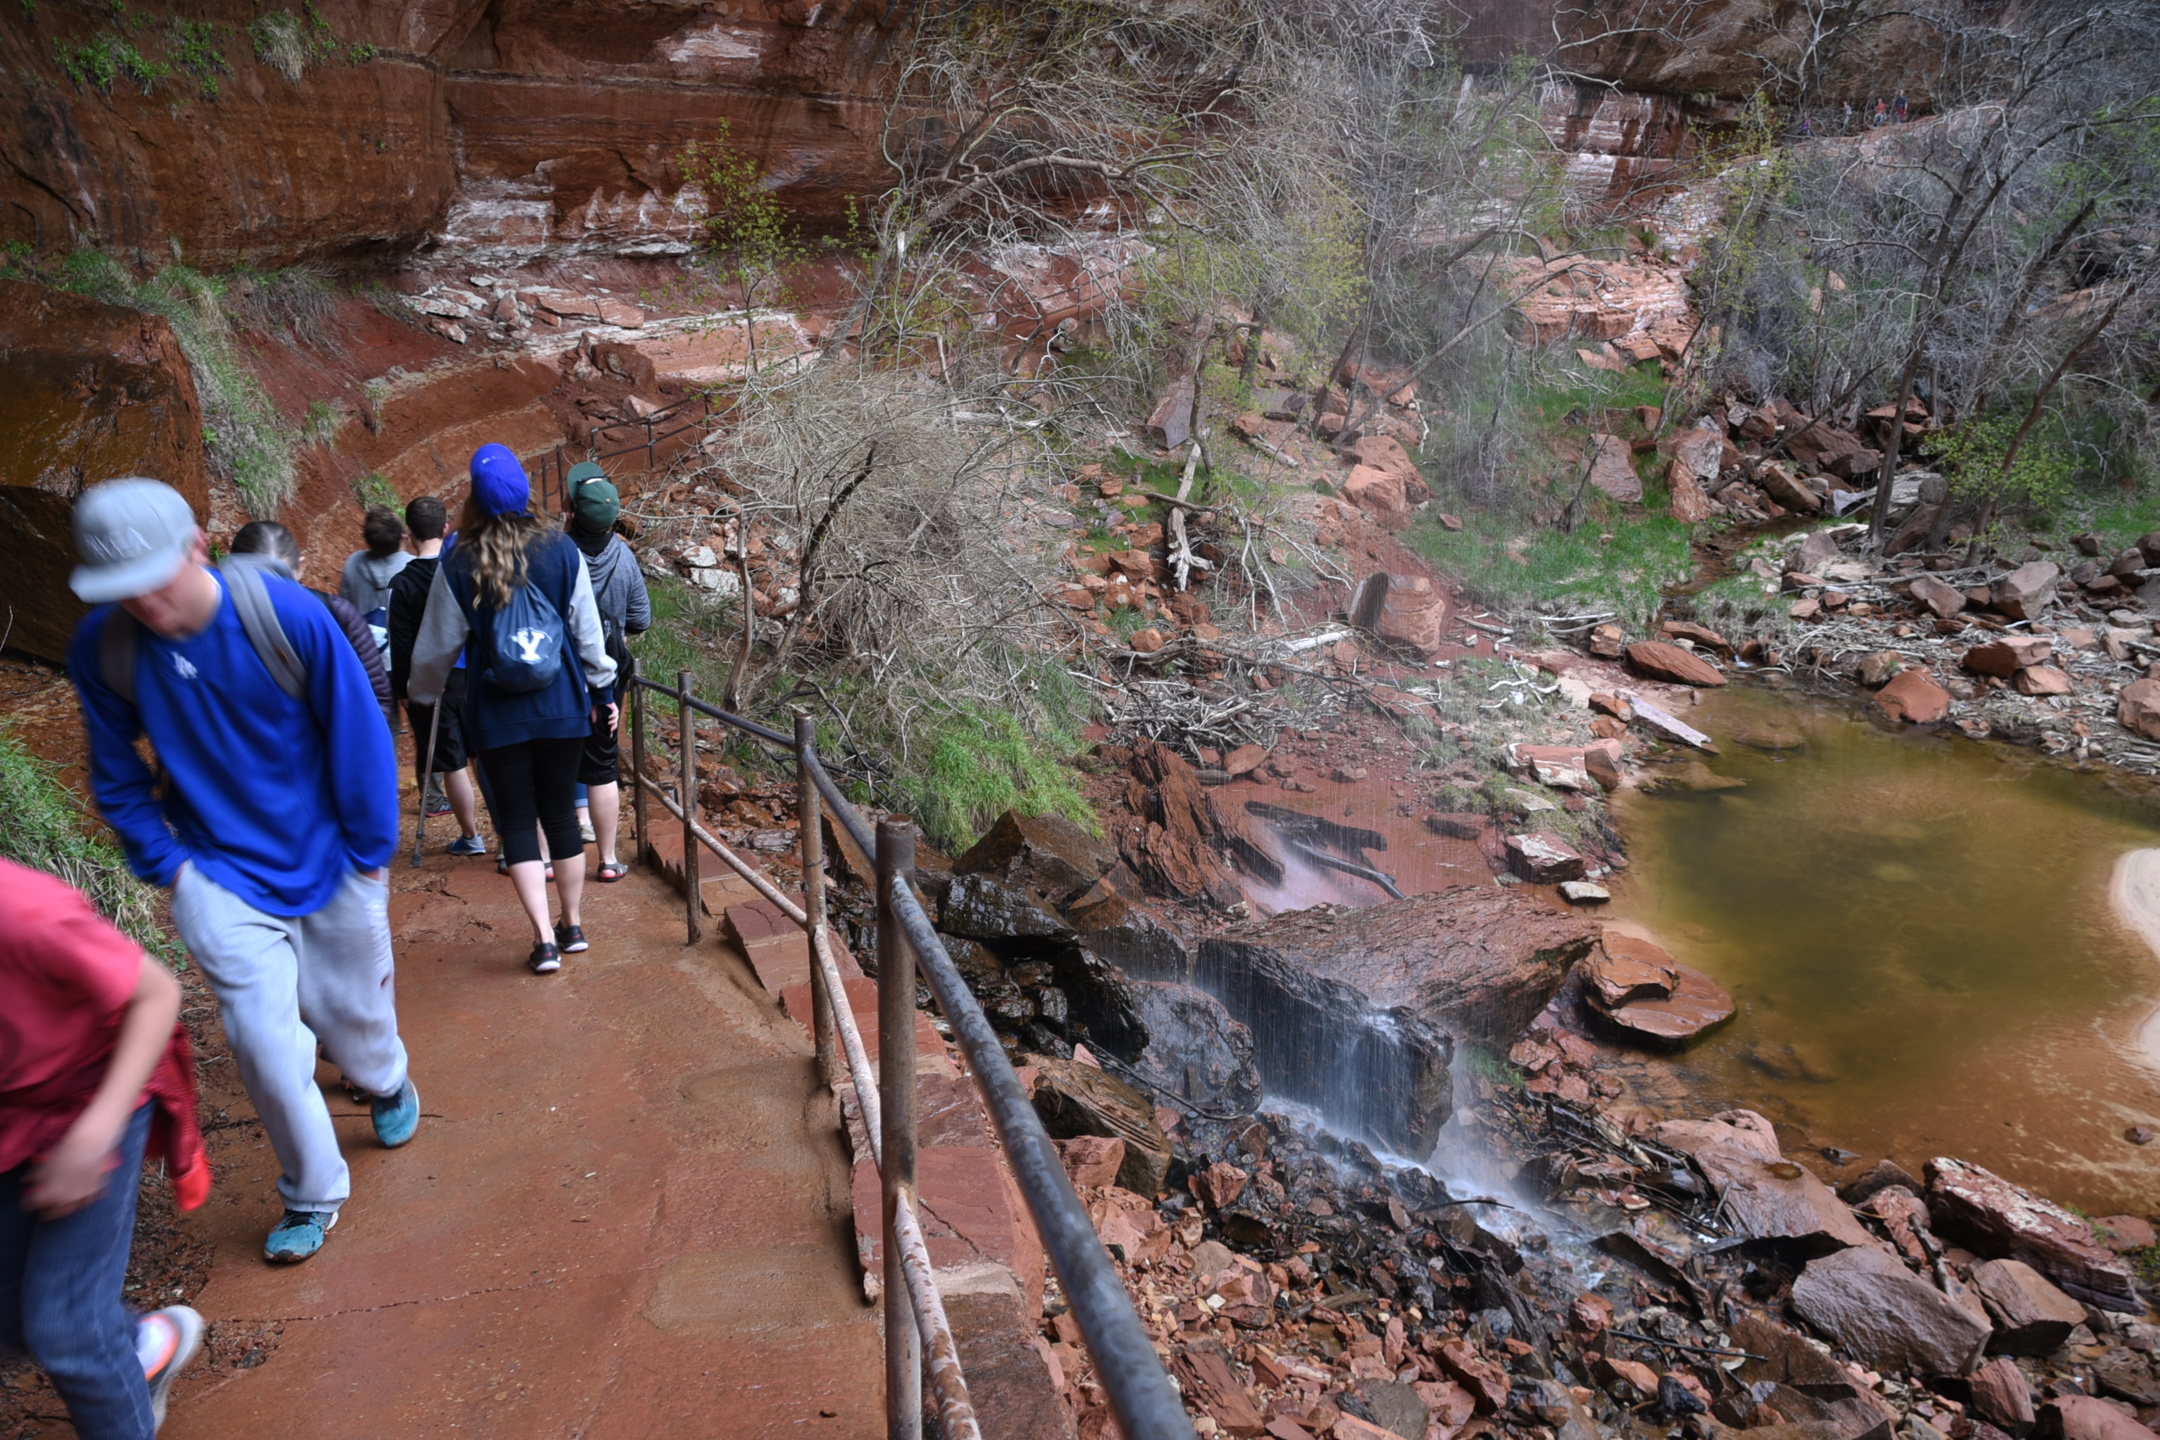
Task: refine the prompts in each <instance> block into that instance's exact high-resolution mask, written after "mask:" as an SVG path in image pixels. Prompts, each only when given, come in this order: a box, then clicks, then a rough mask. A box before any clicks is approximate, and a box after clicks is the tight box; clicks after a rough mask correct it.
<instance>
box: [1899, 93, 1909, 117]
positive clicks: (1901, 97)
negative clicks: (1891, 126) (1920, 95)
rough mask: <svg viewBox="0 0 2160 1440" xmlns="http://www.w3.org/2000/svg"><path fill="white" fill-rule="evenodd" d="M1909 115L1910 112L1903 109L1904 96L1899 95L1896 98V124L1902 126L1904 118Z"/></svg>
mask: <svg viewBox="0 0 2160 1440" xmlns="http://www.w3.org/2000/svg"><path fill="white" fill-rule="evenodd" d="M1909 113H1910V112H1909V111H1908V110H1907V109H1906V107H1905V96H1904V95H1903V93H1900V94H1899V95H1898V97H1897V123H1898V124H1900V125H1903V124H1904V123H1905V117H1906V115H1907V114H1909Z"/></svg>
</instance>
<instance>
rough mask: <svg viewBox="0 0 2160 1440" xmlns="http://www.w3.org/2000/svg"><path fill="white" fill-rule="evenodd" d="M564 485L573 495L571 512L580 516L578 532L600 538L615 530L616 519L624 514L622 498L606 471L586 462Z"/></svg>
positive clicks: (575, 466)
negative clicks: (601, 535) (612, 529)
mask: <svg viewBox="0 0 2160 1440" xmlns="http://www.w3.org/2000/svg"><path fill="white" fill-rule="evenodd" d="M563 484H564V487H565V488H566V489H568V490H569V492H570V509H571V511H572V513H573V514H575V515H576V516H577V527H578V529H580V530H583V531H584V532H586V533H587V534H588V535H599V534H604V533H606V532H607V531H608V530H609V529H610V528H612V527H613V526H614V524H615V517H616V516H617V515H620V514H621V513H622V496H621V495H619V494H617V493H616V490H615V487H614V486H613V485H611V484H609V483H608V479H607V472H606V471H604V470H602V469H601V468H600V467H599V466H598V465H595V464H593V463H592V462H591V461H590V460H587V461H585V462H584V463H583V464H580V465H573V466H571V467H570V473H569V475H568V476H566V477H564V481H563Z"/></svg>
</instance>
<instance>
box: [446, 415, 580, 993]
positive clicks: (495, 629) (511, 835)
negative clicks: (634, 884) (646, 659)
mask: <svg viewBox="0 0 2160 1440" xmlns="http://www.w3.org/2000/svg"><path fill="white" fill-rule="evenodd" d="M531 504H532V489H531V487H530V486H529V485H528V484H527V482H526V479H525V471H524V468H523V467H522V466H520V465H519V464H518V461H517V457H516V456H515V455H513V454H511V453H510V452H509V450H507V449H505V448H504V447H503V446H501V445H483V446H481V447H480V449H479V451H478V452H476V453H475V454H474V455H473V458H472V493H471V495H470V496H469V497H467V499H466V501H465V509H464V513H463V515H462V516H461V517H460V518H459V521H458V528H457V534H456V535H455V537H453V540H452V543H451V544H450V545H449V546H448V547H447V548H446V549H445V550H444V551H443V554H442V563H441V564H440V565H438V566H437V567H436V570H435V580H434V583H433V586H432V587H431V588H430V589H429V591H428V601H427V610H426V612H425V613H424V614H423V615H422V616H421V620H420V633H419V635H418V636H417V637H415V639H414V641H413V658H412V674H411V677H410V678H409V679H408V680H407V681H406V693H407V694H408V695H410V696H411V697H412V699H413V701H414V702H415V703H416V704H421V705H428V704H433V703H434V701H435V699H436V697H437V696H438V695H440V694H441V691H442V687H443V684H444V682H445V680H446V679H447V677H448V676H449V673H450V667H451V666H452V664H453V663H455V661H456V659H457V656H458V653H459V651H460V650H464V651H466V652H467V653H466V660H465V666H466V674H467V676H468V677H477V678H468V682H467V688H466V693H465V733H466V741H467V744H468V745H470V746H471V747H472V748H473V749H475V750H477V751H478V752H479V754H480V763H481V766H482V768H483V769H485V770H486V772H487V776H488V779H489V781H490V782H491V788H492V789H493V790H494V792H495V800H494V815H495V829H496V832H497V834H498V835H499V836H500V837H501V840H502V848H503V855H504V857H505V858H507V859H508V860H509V862H510V881H511V883H512V884H513V885H515V886H516V887H517V892H518V899H519V901H520V902H522V903H523V904H524V906H525V913H526V915H527V916H528V917H530V918H531V920H532V925H533V937H534V939H533V949H532V956H531V958H530V959H529V960H527V962H526V964H527V965H528V966H529V967H530V968H531V969H532V971H533V973H535V974H538V975H547V974H552V973H553V972H555V971H556V970H559V969H561V968H562V956H563V955H564V954H565V953H568V954H573V955H574V954H576V953H577V952H579V951H581V950H583V949H585V948H586V945H585V931H584V929H583V928H582V925H581V923H580V917H579V915H578V903H579V901H580V900H581V899H582V898H583V895H584V890H585V847H584V841H583V838H582V837H581V836H580V835H579V834H578V819H577V806H576V801H575V791H576V788H577V777H578V762H579V760H580V758H581V757H582V756H583V754H584V751H585V737H586V736H587V735H588V734H589V733H590V732H591V731H592V730H593V729H594V728H595V727H597V726H606V727H608V728H609V729H610V730H612V729H613V728H614V726H615V723H616V709H615V707H614V706H613V705H612V704H610V703H608V701H607V698H606V697H607V695H608V690H609V687H610V686H612V685H613V684H614V683H615V662H614V660H613V659H612V658H610V656H609V655H608V652H607V645H606V642H605V640H604V639H603V637H602V634H601V629H600V612H599V611H598V609H597V608H596V607H595V606H594V604H593V592H592V579H591V577H590V576H589V575H588V574H587V572H586V569H585V557H584V556H583V555H582V554H580V553H579V551H578V548H577V546H576V545H575V544H573V543H572V542H571V540H570V537H569V536H567V535H565V534H563V533H562V531H560V530H557V529H554V528H552V527H550V526H549V525H548V524H547V523H546V522H544V521H543V520H542V519H541V518H540V517H539V516H537V515H534V514H532V513H530V507H531ZM542 831H545V832H546V834H547V844H548V853H549V854H550V855H552V856H553V857H554V865H555V888H556V890H557V891H558V892H559V893H560V895H561V897H562V919H561V920H559V921H557V922H556V923H555V925H554V926H553V928H552V930H551V929H550V927H549V924H548V899H547V878H546V871H545V862H544V861H543V860H542V859H541V855H540V834H541V832H542Z"/></svg>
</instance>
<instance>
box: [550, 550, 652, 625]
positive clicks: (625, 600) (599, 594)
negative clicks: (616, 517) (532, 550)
mask: <svg viewBox="0 0 2160 1440" xmlns="http://www.w3.org/2000/svg"><path fill="white" fill-rule="evenodd" d="M570 538H571V539H572V540H574V541H576V542H577V547H578V549H579V550H581V551H583V552H584V554H585V568H586V570H587V571H589V572H590V573H591V575H592V591H593V605H594V606H595V607H596V608H597V609H598V610H599V611H600V628H601V630H602V632H603V633H604V634H605V635H606V636H607V644H608V651H609V653H610V654H614V655H618V656H620V655H621V654H623V653H625V652H624V651H623V649H622V644H623V640H624V638H625V637H626V636H630V635H638V634H642V633H644V632H645V631H646V630H649V629H651V628H652V597H651V596H649V595H647V594H646V593H645V572H644V571H642V570H640V569H639V568H638V562H637V556H636V555H634V554H632V553H631V550H630V547H629V546H628V545H627V544H625V543H624V542H623V538H622V536H620V535H615V534H609V535H607V536H605V537H602V536H598V535H588V534H586V533H585V532H584V531H582V530H580V529H578V528H577V527H576V526H575V525H573V526H571V527H570Z"/></svg>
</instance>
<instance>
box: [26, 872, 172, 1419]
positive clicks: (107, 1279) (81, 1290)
mask: <svg viewBox="0 0 2160 1440" xmlns="http://www.w3.org/2000/svg"><path fill="white" fill-rule="evenodd" d="M179 1014H180V985H179V982H178V981H176V980H174V979H173V977H172V975H171V973H170V972H169V971H167V970H166V969H165V967H164V966H163V965H160V964H159V963H158V962H157V961H155V960H153V959H152V958H150V956H148V955H146V954H144V953H143V951H142V948H141V947H140V946H138V945H136V944H135V943H134V942H133V941H131V940H129V939H128V938H127V937H126V936H125V935H122V934H121V933H120V932H119V931H118V930H116V929H114V928H113V927H112V926H111V925H110V924H108V923H107V922H106V921H105V920H104V919H103V918H102V917H101V916H99V915H98V913H97V912H96V911H95V910H93V909H92V908H91V906H90V902H89V901H88V900H86V899H84V898H83V896H82V895H81V894H80V893H79V892H78V891H76V890H75V889H74V888H73V887H72V886H69V885H67V884H65V883H64V882H62V881H60V880H57V879H55V878H54V877H52V876H50V875H47V874H45V873H44V872H43V871H39V870H32V869H29V868H28V867H26V866H22V865H17V864H15V863H14V862H12V861H8V860H0V1345H4V1346H6V1347H7V1348H9V1349H11V1350H16V1351H27V1352H28V1353H29V1354H30V1357H31V1358H32V1359H34V1360H36V1361H37V1363H38V1364H39V1365H40V1366H42V1367H43V1368H44V1370H45V1373H46V1374H47V1375H49V1376H50V1377H51V1378H52V1383H53V1389H54V1390H56V1391H58V1392H59V1395H60V1399H61V1401H62V1402H63V1403H65V1404H66V1406H67V1411H68V1418H69V1419H70V1420H71V1421H72V1422H73V1423H74V1426H75V1433H76V1434H77V1435H78V1436H81V1437H83V1440H150V1437H151V1436H153V1435H155V1434H156V1433H157V1428H158V1426H159V1424H160V1423H162V1422H163V1420H164V1418H165V1400H166V1395H167V1392H168V1391H169V1390H170V1388H171V1386H172V1381H173V1377H174V1376H175V1375H177V1374H179V1372H180V1370H181V1368H182V1367H184V1366H185V1365H186V1364H187V1363H188V1361H189V1360H191V1359H193V1358H194V1356H195V1352H196V1351H197V1350H199V1349H200V1348H201V1346H202V1332H203V1324H202V1317H201V1316H199V1315H197V1314H196V1313H195V1312H194V1311H193V1310H190V1309H189V1308H187V1307H186V1306H184V1305H175V1306H171V1307H169V1308H167V1309H164V1310H159V1311H157V1312H155V1313H154V1314H150V1315H145V1316H141V1317H139V1318H138V1317H136V1316H134V1315H132V1314H131V1313H130V1312H129V1311H128V1309H127V1308H126V1307H125V1306H124V1305H122V1304H121V1301H120V1287H121V1285H122V1283H123V1282H124V1280H125V1279H126V1276H127V1263H128V1250H129V1247H130V1244H131V1242H132V1241H133V1239H134V1234H135V1192H136V1176H137V1175H138V1174H139V1173H140V1172H141V1170H142V1166H143V1161H144V1159H145V1158H146V1157H148V1158H152V1159H156V1158H160V1157H162V1158H163V1159H164V1161H165V1167H166V1172H167V1174H168V1175H169V1176H171V1178H172V1182H173V1192H174V1195H175V1197H176V1198H177V1199H178V1201H179V1203H180V1206H181V1208H182V1209H190V1210H191V1209H193V1208H195V1206H197V1205H200V1204H201V1203H202V1202H203V1199H204V1197H205V1196H206V1195H207V1194H208V1193H209V1188H210V1167H209V1163H208V1159H207V1157H206V1155H205V1153H204V1150H203V1142H202V1131H201V1129H200V1128H199V1126H198V1124H197V1120H196V1113H195V1108H196V1100H195V1072H194V1059H193V1056H192V1054H191V1053H190V1051H189V1048H188V1039H187V1031H186V1030H185V1029H184V1028H182V1027H181V1026H180V1024H179V1023H178V1020H179Z"/></svg>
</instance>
